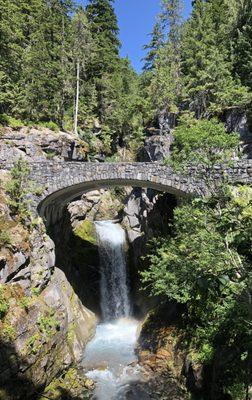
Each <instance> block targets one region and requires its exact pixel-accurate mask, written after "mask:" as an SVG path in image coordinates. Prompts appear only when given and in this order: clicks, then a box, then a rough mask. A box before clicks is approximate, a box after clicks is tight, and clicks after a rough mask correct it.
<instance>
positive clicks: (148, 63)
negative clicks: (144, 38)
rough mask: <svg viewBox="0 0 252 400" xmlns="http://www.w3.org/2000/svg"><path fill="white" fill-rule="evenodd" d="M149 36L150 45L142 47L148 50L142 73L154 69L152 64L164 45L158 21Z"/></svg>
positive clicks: (162, 33)
mask: <svg viewBox="0 0 252 400" xmlns="http://www.w3.org/2000/svg"><path fill="white" fill-rule="evenodd" d="M150 36H151V41H150V43H149V44H147V45H145V46H144V50H148V52H147V55H146V56H145V58H144V61H145V64H144V67H143V70H144V71H149V70H152V69H153V68H154V63H155V60H156V58H157V55H158V51H159V50H160V49H161V48H162V47H163V45H164V32H163V29H162V26H161V23H160V20H158V21H157V22H156V23H155V25H154V28H153V31H152V33H151V34H150Z"/></svg>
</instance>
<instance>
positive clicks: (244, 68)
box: [232, 0, 252, 90]
mask: <svg viewBox="0 0 252 400" xmlns="http://www.w3.org/2000/svg"><path fill="white" fill-rule="evenodd" d="M232 43H233V51H234V72H235V74H237V75H238V76H239V77H240V79H241V81H242V83H243V84H244V85H246V86H248V87H249V88H250V90H252V2H251V0H245V1H244V2H241V3H240V5H239V8H238V15H237V22H236V28H235V32H234V36H233V41H232Z"/></svg>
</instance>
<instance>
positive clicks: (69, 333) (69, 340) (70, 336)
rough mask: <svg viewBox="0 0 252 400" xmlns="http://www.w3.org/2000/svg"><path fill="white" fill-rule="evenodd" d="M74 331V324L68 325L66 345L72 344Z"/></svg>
mask: <svg viewBox="0 0 252 400" xmlns="http://www.w3.org/2000/svg"><path fill="white" fill-rule="evenodd" d="M75 329H76V322H72V323H71V324H69V326H68V331H67V343H68V344H69V345H72V344H73V341H74V336H75V335H74V332H75Z"/></svg>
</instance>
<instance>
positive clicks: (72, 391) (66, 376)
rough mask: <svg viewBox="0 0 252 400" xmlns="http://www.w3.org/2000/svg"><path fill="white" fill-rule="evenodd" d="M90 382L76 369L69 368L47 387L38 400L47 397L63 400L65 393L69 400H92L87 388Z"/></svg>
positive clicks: (52, 399) (53, 399)
mask: <svg viewBox="0 0 252 400" xmlns="http://www.w3.org/2000/svg"><path fill="white" fill-rule="evenodd" d="M88 382H89V380H87V379H86V378H85V377H84V376H83V375H81V374H80V373H79V372H78V371H77V369H76V368H74V367H73V368H69V369H68V370H67V371H65V372H63V373H62V375H61V376H60V377H58V378H56V379H54V380H53V381H52V382H51V383H50V385H49V386H47V388H46V389H45V391H44V393H43V394H42V396H41V397H40V398H39V399H38V400H44V399H45V397H46V398H50V399H51V400H59V399H63V397H64V395H63V393H64V392H66V393H67V394H68V396H67V398H68V397H69V398H78V399H82V400H88V399H90V398H91V391H90V390H89V389H88V388H87V387H86V386H87V383H88ZM44 396H45V397H44ZM64 398H65V397H64Z"/></svg>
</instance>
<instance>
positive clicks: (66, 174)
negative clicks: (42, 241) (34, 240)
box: [30, 160, 252, 221]
mask: <svg viewBox="0 0 252 400" xmlns="http://www.w3.org/2000/svg"><path fill="white" fill-rule="evenodd" d="M30 167H31V173H30V178H31V180H33V181H34V182H35V184H36V186H38V187H40V188H42V195H41V196H39V197H37V198H36V199H35V207H36V208H37V209H38V212H39V214H40V215H41V216H42V217H45V219H46V220H49V219H50V221H52V220H53V221H57V220H58V218H59V217H60V214H61V211H62V209H63V208H64V206H65V205H66V204H67V203H69V202H70V201H73V200H74V199H76V198H78V197H79V196H81V195H82V194H83V193H84V192H87V191H90V190H93V189H97V188H104V187H111V186H112V187H113V186H133V187H146V188H152V189H155V190H158V191H161V192H168V193H172V194H174V195H176V197H182V196H186V195H195V194H198V195H201V194H203V193H205V191H206V184H205V181H206V179H207V177H209V175H210V176H211V177H212V178H214V179H221V178H222V177H223V176H224V175H225V176H227V177H228V179H229V181H231V182H235V183H239V182H240V183H252V160H244V161H241V162H237V163H236V164H235V165H233V166H232V167H223V166H215V167H214V169H213V170H212V171H209V170H207V169H201V170H199V168H196V167H194V168H193V167H188V172H187V173H186V174H184V175H179V174H177V173H175V172H174V171H173V170H172V169H171V168H170V167H168V166H164V165H162V164H159V163H89V162H55V161H51V162H49V161H48V162H42V163H41V162H38V163H36V162H33V163H30ZM199 176H200V177H201V178H199Z"/></svg>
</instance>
